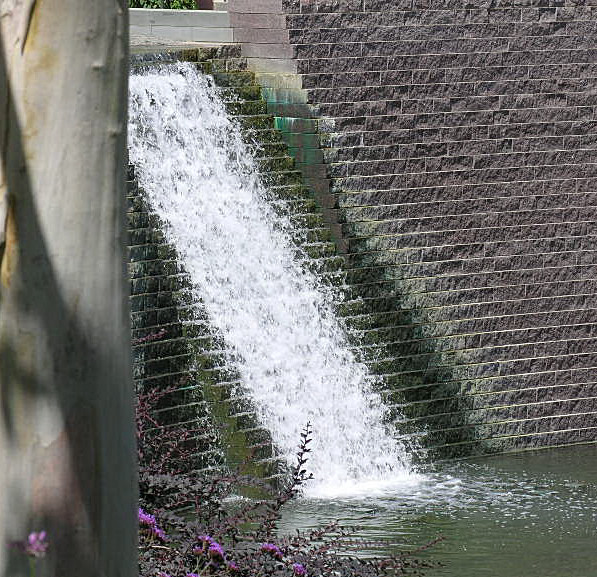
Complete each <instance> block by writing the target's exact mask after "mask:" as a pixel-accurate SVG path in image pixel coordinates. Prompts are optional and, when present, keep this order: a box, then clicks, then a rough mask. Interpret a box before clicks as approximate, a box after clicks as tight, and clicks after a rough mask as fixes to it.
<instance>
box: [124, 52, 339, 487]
mask: <svg viewBox="0 0 597 577" xmlns="http://www.w3.org/2000/svg"><path fill="white" fill-rule="evenodd" d="M176 60H186V61H190V62H196V65H197V66H198V67H199V68H200V69H201V70H202V71H204V72H205V73H206V74H210V75H211V76H212V77H213V79H214V81H215V83H216V84H217V85H218V86H219V87H220V88H221V95H222V98H223V99H224V101H225V103H226V107H227V109H228V112H229V113H230V114H231V116H233V117H234V118H235V120H236V122H237V124H238V126H239V129H240V130H242V131H243V134H244V136H245V140H246V141H247V142H248V143H251V145H250V146H251V147H252V150H253V153H254V156H255V158H256V160H257V163H258V167H259V170H260V172H261V174H262V179H263V182H264V184H265V185H266V187H267V191H268V195H269V198H270V199H271V202H272V204H273V206H274V208H275V209H276V210H279V211H280V212H281V213H283V214H285V215H288V214H290V215H291V220H292V221H294V224H295V225H296V239H295V241H296V244H297V246H298V247H300V250H301V252H302V254H303V255H304V260H305V266H309V267H312V268H313V270H315V271H316V272H318V273H319V274H321V276H322V278H323V279H324V280H326V282H335V279H336V276H337V269H338V268H339V267H341V266H342V264H343V261H342V259H341V258H339V257H337V256H336V255H335V247H334V244H333V243H332V242H331V240H330V232H329V230H328V228H327V227H326V225H325V223H324V222H323V219H322V215H321V212H320V211H319V210H318V208H317V206H316V204H315V202H314V201H313V200H312V199H311V198H310V195H309V193H308V191H307V189H306V188H305V187H304V186H303V185H302V180H301V173H300V172H299V171H297V170H296V167H295V162H294V160H293V159H292V158H291V157H290V156H289V154H288V148H287V146H286V144H285V143H284V142H283V140H282V135H281V133H280V132H279V131H278V130H277V129H276V127H275V124H274V118H273V116H272V115H270V114H268V113H267V104H266V102H265V101H264V100H263V99H262V97H261V90H260V87H259V85H258V84H257V83H256V82H255V77H254V74H253V73H252V72H249V71H247V70H246V68H247V63H246V60H245V59H243V58H241V55H240V47H239V46H230V45H224V46H220V47H217V48H215V47H214V48H202V49H196V48H195V49H188V50H182V51H173V52H164V53H161V54H159V55H156V54H153V53H148V54H145V55H136V56H134V57H133V59H132V66H133V68H139V67H140V68H144V67H152V66H156V65H158V63H159V64H163V63H167V62H169V61H176ZM128 202H129V211H128V225H129V272H130V276H131V308H132V327H133V334H132V339H133V341H132V344H133V357H134V366H133V371H134V379H135V385H136V387H137V391H139V392H147V391H151V390H168V394H167V395H166V396H165V397H164V398H163V399H161V401H160V412H159V420H160V424H161V425H163V426H168V425H183V426H184V427H185V428H186V429H187V430H190V431H194V432H195V435H194V441H195V443H196V452H197V461H196V462H195V463H192V464H190V466H193V467H196V468H201V469H208V468H217V467H221V466H222V465H223V464H224V463H226V464H227V465H230V466H235V465H242V466H243V470H244V471H245V472H248V473H253V474H255V475H258V476H262V477H269V478H273V479H275V478H276V476H277V475H279V474H280V463H279V460H278V459H277V457H276V453H275V449H274V447H273V446H272V443H271V438H270V435H269V433H268V431H266V430H265V429H264V428H263V427H262V426H261V425H260V424H259V421H258V419H257V417H256V413H255V407H254V406H253V405H252V403H251V401H250V398H249V397H248V395H247V394H246V393H245V392H244V391H243V389H242V384H241V383H240V381H239V377H238V374H237V373H236V372H235V370H234V368H233V367H231V366H230V365H229V363H228V360H227V356H226V354H225V345H224V342H223V339H222V338H221V335H219V333H218V332H217V331H216V330H215V328H214V327H213V326H212V325H211V323H210V322H209V319H208V317H207V314H206V313H205V311H204V310H203V308H202V305H201V302H198V301H197V296H196V294H195V293H193V291H192V283H191V279H190V278H189V276H188V275H187V274H186V273H185V271H184V267H183V265H182V264H181V262H180V260H179V257H178V254H177V252H176V248H175V247H173V246H171V245H169V244H168V243H167V241H166V239H165V236H164V226H163V223H162V222H161V221H160V220H159V218H158V217H157V216H156V214H155V213H154V212H153V210H152V209H151V207H150V206H148V203H147V201H146V197H145V194H144V192H143V190H142V189H141V188H140V187H139V184H138V182H137V180H136V178H135V174H134V167H132V166H131V167H130V170H129V187H128ZM249 457H251V459H250V461H247V459H248V458H249Z"/></svg>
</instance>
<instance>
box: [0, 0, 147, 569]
mask: <svg viewBox="0 0 597 577" xmlns="http://www.w3.org/2000/svg"><path fill="white" fill-rule="evenodd" d="M126 6H127V3H126V0H93V2H90V1H82V0H0V157H1V165H0V576H3V577H25V576H26V575H29V570H28V559H27V558H26V557H25V555H24V554H23V553H22V552H21V551H20V550H19V549H18V548H16V547H5V546H4V545H3V542H12V541H18V540H23V539H25V538H26V537H27V534H28V533H29V532H31V531H39V530H42V529H44V530H46V531H47V539H48V542H49V549H48V554H47V556H46V557H45V558H43V559H39V560H37V563H38V568H37V576H38V577H44V576H52V577H75V576H76V577H81V576H85V577H100V576H101V577H121V576H122V577H125V576H126V577H132V576H133V575H136V571H137V570H136V534H137V524H136V475H135V466H134V462H135V451H134V431H133V411H132V384H131V375H130V366H131V364H130V340H129V339H130V331H129V310H128V298H127V296H128V285H127V283H126V275H125V258H124V257H125V244H124V243H125V226H124V218H125V208H124V202H125V192H124V183H125V176H124V170H125V159H126V148H125V144H126V143H125V138H126V102H127V95H126V89H127V78H128V53H127V49H128V21H127V10H128V9H127V7H126Z"/></svg>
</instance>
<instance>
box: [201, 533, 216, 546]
mask: <svg viewBox="0 0 597 577" xmlns="http://www.w3.org/2000/svg"><path fill="white" fill-rule="evenodd" d="M197 541H201V542H203V543H209V544H210V545H211V544H212V543H214V542H215V541H214V538H213V537H210V536H209V535H198V536H197Z"/></svg>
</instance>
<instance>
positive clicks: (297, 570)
mask: <svg viewBox="0 0 597 577" xmlns="http://www.w3.org/2000/svg"><path fill="white" fill-rule="evenodd" d="M292 570H293V571H294V574H295V575H298V576H299V577H303V576H304V575H306V574H307V570H306V569H305V566H304V565H301V564H300V563H293V564H292Z"/></svg>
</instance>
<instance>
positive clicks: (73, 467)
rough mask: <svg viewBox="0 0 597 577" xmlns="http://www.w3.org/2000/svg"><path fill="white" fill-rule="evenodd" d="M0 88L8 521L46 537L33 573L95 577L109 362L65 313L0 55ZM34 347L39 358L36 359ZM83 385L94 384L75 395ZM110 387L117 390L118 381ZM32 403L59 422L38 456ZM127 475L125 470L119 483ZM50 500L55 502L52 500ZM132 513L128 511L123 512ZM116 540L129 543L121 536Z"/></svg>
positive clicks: (21, 564)
mask: <svg viewBox="0 0 597 577" xmlns="http://www.w3.org/2000/svg"><path fill="white" fill-rule="evenodd" d="M1 45H2V38H1V37H0V46H1ZM0 90H2V91H3V92H4V94H2V97H3V98H5V99H6V101H5V102H2V103H1V104H3V105H4V106H3V111H6V116H5V118H4V123H5V127H4V131H3V132H4V134H3V138H4V140H3V142H2V143H1V146H2V148H1V149H0V153H1V162H2V169H3V173H4V175H5V179H6V187H7V190H8V194H9V198H8V203H9V215H8V219H7V225H8V232H9V234H8V235H7V238H6V243H5V245H4V246H2V247H0V268H2V269H3V270H4V271H6V270H8V269H10V279H9V278H7V275H5V276H4V278H3V279H2V281H3V283H4V285H5V286H4V287H2V292H3V293H5V294H6V293H11V297H12V298H11V299H10V301H11V302H10V306H12V307H14V308H15V309H16V310H17V311H18V313H16V314H15V312H14V311H13V313H12V316H13V320H12V323H13V326H8V334H9V336H8V338H6V325H8V322H7V320H6V317H5V318H4V319H2V318H1V316H2V308H3V307H6V306H8V303H7V302H6V298H5V299H3V300H4V302H3V300H0V322H1V324H0V328H2V325H4V330H3V331H2V332H3V333H4V335H3V338H2V339H1V340H0V368H1V369H0V401H1V406H0V411H1V413H0V426H2V427H3V429H4V431H3V434H4V436H5V439H6V443H7V446H8V450H9V453H10V454H11V455H17V456H19V455H21V454H22V455H23V458H26V459H28V460H29V459H31V462H30V463H28V464H30V465H31V473H30V476H28V477H27V478H24V479H23V478H22V477H21V478H19V479H16V480H15V479H14V478H13V479H11V483H10V487H9V488H8V491H9V495H8V497H5V498H6V501H7V503H9V505H10V508H11V509H12V511H13V513H12V514H11V517H12V518H15V517H16V514H15V513H14V511H15V510H17V511H18V516H19V518H20V519H22V527H23V529H24V530H25V531H34V530H35V531H39V530H40V529H45V530H46V531H47V534H48V540H49V542H50V548H49V552H48V556H47V558H45V559H44V560H43V567H42V568H41V571H40V572H39V574H40V575H61V576H65V577H66V576H71V575H86V576H87V577H94V576H99V575H100V573H102V571H101V566H102V565H104V566H106V565H107V564H106V563H105V562H103V563H102V560H101V559H100V555H102V554H105V551H104V549H105V543H102V542H101V541H102V540H103V541H105V539H104V536H103V535H102V531H104V532H105V528H102V524H104V525H105V523H106V520H105V519H103V518H102V515H103V513H104V512H105V511H103V510H102V509H103V508H104V507H105V504H104V503H102V497H104V496H105V495H106V494H108V493H109V491H110V490H113V489H109V488H106V486H105V485H103V484H104V483H105V479H104V478H103V473H104V472H105V471H106V469H107V468H108V467H109V466H110V465H111V463H105V462H104V463H102V454H101V453H104V454H105V449H103V448H102V446H101V443H102V437H103V434H102V427H105V426H107V425H108V423H106V417H107V415H105V414H102V407H101V403H98V399H99V398H101V396H102V393H100V394H98V395H97V397H95V394H96V393H97V392H98V391H101V388H100V387H104V388H105V387H106V386H110V384H108V385H107V384H106V383H102V382H100V377H101V375H105V374H106V370H105V367H110V366H113V365H114V361H113V360H112V359H110V358H106V356H105V354H103V353H102V352H101V351H98V350H97V349H96V348H95V347H94V346H93V343H91V342H89V340H88V338H87V336H86V335H85V334H84V332H83V330H82V328H81V326H80V323H79V321H78V319H77V317H76V315H75V314H74V313H73V307H69V306H67V303H66V302H65V301H64V299H63V296H62V294H61V290H60V286H59V283H58V280H57V277H56V272H55V270H54V269H53V267H52V259H51V257H50V255H49V254H48V249H47V246H46V242H45V236H44V235H45V233H44V231H43V230H42V228H41V224H40V218H39V215H38V207H37V206H36V201H35V198H34V194H33V187H32V182H31V175H30V170H29V167H28V160H27V157H26V155H25V148H24V142H23V133H22V128H21V126H20V122H19V118H18V115H17V112H16V103H15V101H14V96H13V94H12V90H11V86H10V82H9V75H8V69H7V63H6V61H5V55H4V53H3V50H0ZM1 294H2V293H0V295H1ZM18 315H22V318H27V319H31V320H32V323H33V324H34V325H35V326H37V327H39V328H40V332H41V333H42V334H36V335H31V336H30V338H29V340H28V342H27V343H25V341H24V339H23V338H21V337H22V336H23V335H22V334H19V338H20V339H21V340H20V341H18V340H17V338H15V334H17V333H18V332H19V331H17V330H16V328H15V326H14V324H16V323H18V322H19V319H18V318H17V317H18ZM14 319H16V320H14ZM42 347H43V348H46V350H45V351H41V350H40V349H41V348H42ZM36 355H43V356H45V357H46V358H48V359H50V362H51V363H52V367H48V368H47V372H46V373H45V375H44V374H40V373H37V372H35V371H32V370H31V369H30V368H29V367H28V366H27V365H28V364H29V362H30V364H31V365H33V366H34V365H35V363H36V362H38V361H37V359H36V358H35V356H36ZM84 382H87V383H89V384H91V385H92V386H91V387H90V386H88V387H86V388H85V387H82V386H81V383H84ZM57 385H58V386H57ZM112 385H115V388H118V386H119V383H112ZM39 405H46V406H53V407H55V408H56V411H57V412H58V413H59V414H60V416H61V418H62V420H63V423H64V425H63V431H62V432H61V433H60V435H59V436H57V437H56V440H55V442H53V443H52V444H50V445H49V446H44V447H43V448H41V447H40V446H36V447H32V444H31V439H32V438H35V429H36V425H37V423H36V422H35V416H34V415H33V414H27V415H25V414H23V410H24V409H25V410H27V409H33V408H34V407H36V406H39ZM131 416H132V415H131ZM26 452H27V453H26ZM25 453H26V454H25ZM131 456H132V455H131ZM118 462H119V456H115V457H114V464H116V463H118ZM120 462H122V461H120ZM131 466H132V464H131ZM10 472H11V471H10V469H9V473H10ZM127 473H128V471H123V475H127ZM28 485H29V486H28ZM2 490H3V491H5V490H7V489H6V488H3V489H2ZM131 491H132V488H131ZM55 495H59V496H60V498H58V499H54V498H53V496H55ZM133 507H134V503H131V510H132V509H133ZM3 522H5V521H4V520H3ZM7 529H10V528H8V527H7ZM123 529H126V528H123ZM124 533H125V537H128V535H126V530H125V531H124ZM26 536H27V535H26V534H21V535H16V534H11V533H10V532H9V534H8V535H7V537H8V538H9V539H22V538H26ZM102 546H104V547H102ZM9 550H10V553H9V556H8V566H7V568H6V570H5V573H4V574H5V575H7V576H10V577H17V576H19V577H21V576H23V577H24V576H25V575H29V570H30V569H29V565H28V560H27V559H26V558H24V557H25V556H24V555H23V554H22V553H21V552H19V550H17V549H16V548H10V549H9Z"/></svg>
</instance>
